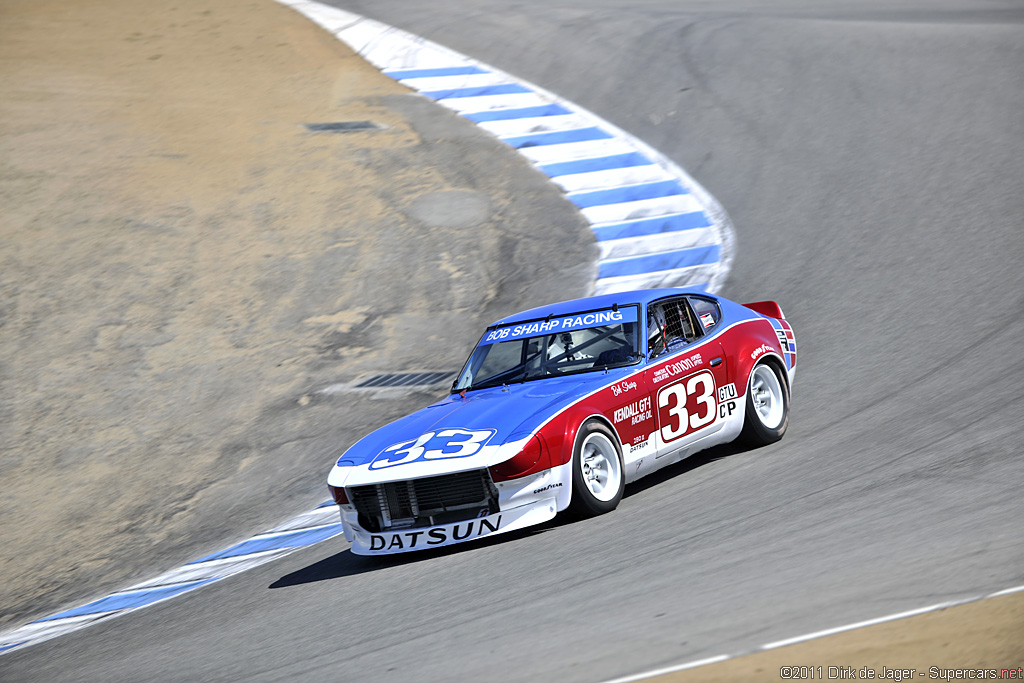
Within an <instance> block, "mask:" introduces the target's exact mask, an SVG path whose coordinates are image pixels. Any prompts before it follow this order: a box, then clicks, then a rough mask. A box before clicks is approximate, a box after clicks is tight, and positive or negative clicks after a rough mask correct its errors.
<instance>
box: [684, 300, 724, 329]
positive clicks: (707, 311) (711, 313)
mask: <svg viewBox="0 0 1024 683" xmlns="http://www.w3.org/2000/svg"><path fill="white" fill-rule="evenodd" d="M687 298H688V299H689V300H690V305H691V306H692V307H693V312H694V314H696V316H697V326H698V327H699V328H700V329H701V330H702V331H703V332H704V333H705V334H706V333H707V332H708V331H709V330H711V329H712V328H713V327H715V326H716V325H717V324H718V321H719V320H721V319H722V311H721V310H719V308H718V304H716V303H715V302H714V301H712V300H711V299H705V298H704V297H700V296H690V297H687Z"/></svg>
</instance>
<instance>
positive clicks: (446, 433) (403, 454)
mask: <svg viewBox="0 0 1024 683" xmlns="http://www.w3.org/2000/svg"><path fill="white" fill-rule="evenodd" d="M492 436H494V430H493V429H442V430H441V431H439V432H427V433H426V434H423V435H421V436H420V437H419V438H418V439H416V440H415V441H403V442H402V443H396V444H395V445H393V446H388V447H387V448H385V449H384V452H383V453H381V454H380V455H378V456H377V458H376V459H375V460H374V461H373V462H372V463H370V469H371V470H379V469H381V468H382V467H394V466H395V465H405V464H406V463H410V462H415V461H416V460H441V459H443V458H468V457H469V456H471V455H473V454H474V453H476V452H477V451H479V450H480V449H481V448H483V447H484V444H485V443H487V440H488V439H490V438H491V437H492ZM428 446H429V447H430V448H428ZM391 456H397V457H396V458H395V459H392V457H391Z"/></svg>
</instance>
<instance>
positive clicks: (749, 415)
mask: <svg viewBox="0 0 1024 683" xmlns="http://www.w3.org/2000/svg"><path fill="white" fill-rule="evenodd" d="M746 403H747V406H746V413H745V415H744V420H743V431H742V432H741V433H740V438H739V440H740V441H741V442H743V443H746V444H747V445H750V446H755V447H756V446H766V445H768V444H770V443H775V442H776V441H778V440H779V439H781V438H782V435H783V434H785V433H786V427H788V426H789V386H788V385H787V384H786V380H784V379H783V378H782V377H780V376H779V371H778V370H776V369H775V368H774V367H773V366H771V365H769V364H768V363H760V364H758V365H756V366H755V367H754V369H753V370H752V371H751V372H750V381H749V382H748V384H747V402H746Z"/></svg>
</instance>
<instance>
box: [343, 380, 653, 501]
mask: <svg viewBox="0 0 1024 683" xmlns="http://www.w3.org/2000/svg"><path fill="white" fill-rule="evenodd" d="M632 371H634V369H632V368H622V369H618V370H613V371H611V372H608V373H604V372H601V373H593V374H583V375H573V376H567V377H565V378H547V379H543V380H537V381H533V382H525V383H522V384H512V385H509V386H507V387H495V388H492V389H483V390H478V391H473V392H470V393H468V394H467V395H466V396H465V397H464V398H463V397H461V396H459V395H458V394H453V395H451V396H449V397H448V398H447V399H445V400H443V401H440V402H438V403H435V404H433V405H431V406H428V407H426V408H424V409H422V410H419V411H417V412H415V413H413V414H412V415H408V416H406V417H404V418H402V419H400V420H397V421H395V422H392V423H391V424H388V425H385V426H384V427H381V428H380V429H378V430H377V431H375V432H373V433H371V434H369V435H368V436H366V437H365V438H363V439H361V440H359V441H358V442H356V443H355V444H354V445H353V446H352V447H351V448H349V449H348V450H347V451H345V453H344V454H343V455H342V456H341V458H339V460H338V462H337V464H336V465H335V467H334V469H333V470H332V471H331V474H330V476H329V477H328V483H329V484H331V485H332V486H360V485H364V484H375V483H382V482H388V481H400V480H404V479H414V478H417V477H425V476H434V475H439V474H448V473H451V472H460V471H464V470H471V469H480V468H483V467H490V466H491V465H496V464H498V463H500V462H504V461H505V460H508V459H509V458H511V457H513V456H514V455H516V453H518V452H519V451H520V450H521V449H522V447H523V445H524V443H525V441H526V439H528V438H529V437H530V436H531V435H532V434H533V433H534V432H535V431H536V430H537V429H538V428H539V427H540V426H541V425H542V424H543V423H544V422H545V421H547V420H548V419H549V418H551V417H552V416H554V415H556V414H557V413H558V412H559V411H561V410H562V409H564V408H566V407H568V406H570V405H571V404H572V403H574V402H575V401H577V400H578V399H580V398H581V397H583V396H586V395H587V394H590V393H592V392H594V391H596V390H598V389H600V388H601V387H604V386H606V385H608V384H611V383H614V382H615V381H617V380H618V379H620V378H621V377H623V376H625V375H628V374H630V372H632Z"/></svg>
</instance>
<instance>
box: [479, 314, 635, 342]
mask: <svg viewBox="0 0 1024 683" xmlns="http://www.w3.org/2000/svg"><path fill="white" fill-rule="evenodd" d="M636 311H637V307H636V306H623V307H622V308H620V309H619V310H617V311H613V310H611V309H610V308H609V309H607V310H604V311H592V312H590V313H578V314H573V315H567V316H564V317H560V318H551V319H550V320H534V321H532V322H527V323H515V324H512V325H506V326H504V327H496V328H495V329H493V330H488V332H487V334H485V335H484V338H483V339H482V340H481V341H480V344H479V346H485V345H487V344H495V343H497V342H503V341H512V340H513V339H523V338H525V337H539V336H541V335H545V334H554V333H556V332H572V331H573V330H584V329H586V328H588V327H600V326H602V325H618V324H619V323H635V322H636Z"/></svg>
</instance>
